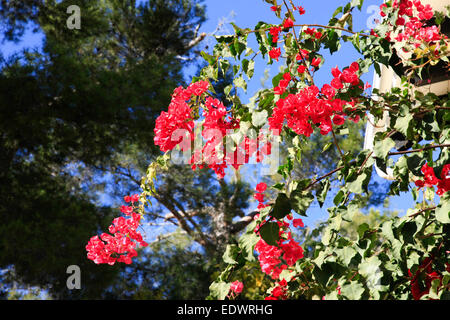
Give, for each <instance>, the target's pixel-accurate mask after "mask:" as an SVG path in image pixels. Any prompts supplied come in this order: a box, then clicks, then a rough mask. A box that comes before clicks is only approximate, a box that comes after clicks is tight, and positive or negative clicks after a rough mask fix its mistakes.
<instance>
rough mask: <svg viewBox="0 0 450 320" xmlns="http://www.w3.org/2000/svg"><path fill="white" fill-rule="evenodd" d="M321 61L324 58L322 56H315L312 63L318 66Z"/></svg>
mask: <svg viewBox="0 0 450 320" xmlns="http://www.w3.org/2000/svg"><path fill="white" fill-rule="evenodd" d="M321 61H322V59H320V58H313V59H312V61H311V65H313V66H314V67H318V66H319V64H320V62H321Z"/></svg>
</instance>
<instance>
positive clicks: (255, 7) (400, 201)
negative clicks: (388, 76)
mask: <svg viewBox="0 0 450 320" xmlns="http://www.w3.org/2000/svg"><path fill="white" fill-rule="evenodd" d="M279 2H280V3H282V1H279ZM294 3H295V4H296V5H301V6H303V7H304V8H305V10H306V14H305V15H303V16H301V17H298V16H297V17H298V19H297V23H309V24H324V25H326V24H327V22H328V20H329V19H330V17H331V16H332V14H333V12H334V11H335V9H336V8H337V7H339V6H343V5H345V4H346V3H347V1H346V0H320V1H319V0H314V1H312V0H305V1H297V0H294ZM381 3H382V1H381V0H366V1H365V4H364V6H363V8H362V11H361V12H359V11H356V12H354V30H358V31H359V30H363V29H367V28H368V23H370V22H371V21H372V20H373V15H374V6H379V5H380V4H381ZM204 4H205V5H206V6H207V11H206V13H207V21H206V22H205V23H204V25H203V26H202V28H201V29H200V31H201V32H205V33H207V34H209V35H211V33H212V32H214V30H216V28H217V26H218V24H219V23H220V22H221V21H225V22H226V24H225V25H224V27H223V29H222V31H221V32H220V33H221V34H231V33H233V31H232V30H233V29H232V27H231V26H230V25H229V24H228V23H229V22H234V23H236V24H237V25H238V26H240V27H243V28H246V27H249V28H253V27H254V26H255V25H256V24H257V23H258V22H259V21H265V22H268V23H279V19H278V18H277V17H276V16H275V15H274V13H273V12H271V11H270V5H269V4H267V3H265V2H264V1H263V0H226V1H219V0H206V1H204ZM42 38H43V37H42V35H41V34H39V33H37V34H33V33H31V32H30V31H28V32H26V33H25V35H24V37H23V38H22V40H21V41H20V42H18V43H10V42H6V43H2V44H0V50H1V52H2V54H3V55H4V56H5V57H7V56H9V55H11V54H12V53H14V52H17V51H19V50H21V48H23V47H34V48H39V47H40V46H41V44H42ZM206 43H207V44H208V45H209V47H210V49H211V48H212V46H213V45H214V38H213V37H212V36H208V37H207V39H206ZM249 43H250V44H251V45H252V44H253V46H254V44H255V41H254V37H249ZM358 58H359V56H358V55H357V52H356V50H355V49H354V48H353V47H352V45H349V44H346V45H343V47H342V49H341V50H340V51H339V52H337V53H336V54H334V55H333V56H330V55H327V54H325V59H326V63H325V65H324V66H323V68H322V69H321V70H319V71H318V72H317V73H316V78H315V79H316V83H318V84H319V85H320V84H322V83H325V82H329V81H330V80H331V75H330V70H331V68H332V67H334V66H336V65H337V66H339V67H340V68H342V67H345V66H348V65H349V64H350V63H351V62H353V61H355V60H356V59H358ZM276 68H277V64H274V66H273V67H272V69H271V71H270V74H274V71H276ZM193 70H194V69H192V68H191V69H187V71H186V80H187V81H189V78H190V77H191V76H192V75H193ZM264 70H265V64H264V61H263V60H261V59H259V60H257V61H256V67H255V75H254V77H253V80H252V81H251V82H250V83H249V86H248V92H247V94H243V93H242V100H243V102H247V99H248V97H250V96H252V95H253V94H254V93H255V92H256V90H258V88H260V87H261V81H260V79H261V78H262V77H263V75H264ZM372 78H373V72H370V73H369V74H366V75H364V76H363V77H362V79H363V80H364V81H368V82H370V83H371V82H372ZM270 79H271V78H269V81H268V83H270ZM318 152H320V151H318ZM374 176H376V174H375V173H374ZM246 179H249V181H250V182H251V183H252V184H253V185H254V184H256V183H257V182H258V179H259V177H258V175H255V174H252V173H250V174H247V175H246ZM374 179H379V178H377V177H374ZM412 204H413V201H412V199H411V197H410V195H404V196H401V197H396V198H394V199H392V201H391V209H393V210H400V212H401V213H404V212H406V209H408V208H410V207H411V206H412ZM326 217H327V212H326V210H325V209H319V208H318V206H313V208H312V209H311V210H310V211H309V217H308V218H306V219H304V221H305V224H306V225H310V226H312V225H314V224H315V223H316V222H317V220H318V219H321V220H322V219H325V218H326Z"/></svg>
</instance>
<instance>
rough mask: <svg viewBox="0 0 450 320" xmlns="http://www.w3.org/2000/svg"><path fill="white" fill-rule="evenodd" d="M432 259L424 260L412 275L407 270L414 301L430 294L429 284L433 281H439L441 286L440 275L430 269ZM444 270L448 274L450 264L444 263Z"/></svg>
mask: <svg viewBox="0 0 450 320" xmlns="http://www.w3.org/2000/svg"><path fill="white" fill-rule="evenodd" d="M432 264H433V257H432V256H430V257H428V258H426V259H425V260H424V261H423V262H422V264H421V265H420V266H419V269H418V270H417V271H416V273H415V274H414V275H413V274H412V272H411V270H408V275H409V277H410V278H411V293H412V296H413V298H414V300H420V298H421V297H422V296H424V295H426V294H428V293H429V292H430V288H431V282H432V281H433V280H435V279H438V280H440V285H441V284H442V274H440V273H438V272H436V271H433V269H432ZM445 266H446V270H447V272H450V264H449V263H446V265H445Z"/></svg>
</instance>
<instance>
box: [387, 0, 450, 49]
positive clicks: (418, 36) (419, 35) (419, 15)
mask: <svg viewBox="0 0 450 320" xmlns="http://www.w3.org/2000/svg"><path fill="white" fill-rule="evenodd" d="M387 8H388V6H387V4H382V5H381V6H380V15H381V16H382V17H385V16H386V13H385V11H387ZM392 8H393V9H394V10H395V12H394V14H396V17H397V18H396V20H395V26H391V27H393V30H392V32H388V33H387V34H386V39H387V40H388V41H393V40H395V41H399V42H401V41H406V42H407V43H408V44H411V45H412V46H413V47H414V48H419V47H420V46H421V45H422V43H424V42H425V43H427V44H428V45H433V44H436V45H438V46H439V44H438V42H439V41H440V40H442V39H443V38H444V37H445V36H444V35H443V34H441V33H440V31H439V28H438V27H437V26H436V25H432V26H427V24H426V22H427V20H430V19H432V18H433V17H434V13H433V9H432V7H431V6H430V5H429V4H427V5H423V4H422V3H421V1H420V0H412V1H410V0H400V1H398V0H394V2H393V3H392ZM403 50H404V51H405V52H406V51H407V49H406V48H405V47H404V48H403ZM437 53H438V49H436V54H437Z"/></svg>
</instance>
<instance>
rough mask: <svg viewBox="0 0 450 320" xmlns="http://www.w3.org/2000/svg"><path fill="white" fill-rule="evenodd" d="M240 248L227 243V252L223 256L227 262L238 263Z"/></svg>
mask: <svg viewBox="0 0 450 320" xmlns="http://www.w3.org/2000/svg"><path fill="white" fill-rule="evenodd" d="M239 251H240V250H239V248H238V246H237V245H235V244H229V245H227V248H226V249H225V252H224V254H223V256H222V259H223V261H224V262H225V263H228V264H237V263H238V262H237V261H236V258H237V256H238V254H239Z"/></svg>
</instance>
